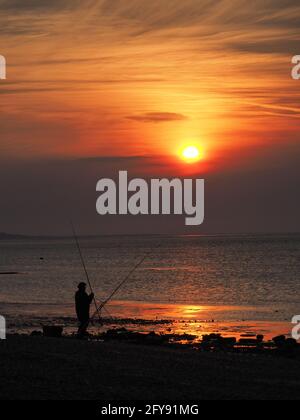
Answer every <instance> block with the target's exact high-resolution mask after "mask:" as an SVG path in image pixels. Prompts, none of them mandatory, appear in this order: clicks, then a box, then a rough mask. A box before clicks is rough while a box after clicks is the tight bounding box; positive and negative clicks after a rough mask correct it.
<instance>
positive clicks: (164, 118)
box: [127, 112, 188, 123]
mask: <svg viewBox="0 0 300 420" xmlns="http://www.w3.org/2000/svg"><path fill="white" fill-rule="evenodd" d="M127 119H129V120H132V121H137V122H144V123H163V122H172V121H185V120H187V119H188V117H186V116H185V115H182V114H176V113H173V112H149V113H146V114H142V115H133V116H129V117H127Z"/></svg>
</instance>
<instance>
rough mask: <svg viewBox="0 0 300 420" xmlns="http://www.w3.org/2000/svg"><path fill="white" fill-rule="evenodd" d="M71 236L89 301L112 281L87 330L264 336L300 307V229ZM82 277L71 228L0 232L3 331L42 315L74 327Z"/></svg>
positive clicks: (288, 326)
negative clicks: (30, 234)
mask: <svg viewBox="0 0 300 420" xmlns="http://www.w3.org/2000/svg"><path fill="white" fill-rule="evenodd" d="M79 244H80V250H81V252H82V255H83V260H84V263H85V265H86V268H87V272H88V275H89V279H90V282H91V285H92V288H93V291H94V293H95V296H96V299H97V303H98V304H99V305H100V304H101V302H105V301H106V300H107V299H108V297H110V296H111V295H112V294H113V292H114V291H115V290H116V289H117V291H116V293H115V294H113V296H112V298H111V299H110V300H109V301H108V303H107V304H106V305H105V306H104V308H103V310H102V312H101V315H102V318H103V319H102V321H103V325H102V326H101V325H100V324H99V323H98V320H97V318H98V317H97V316H96V317H95V320H94V321H93V322H92V323H91V325H90V330H91V331H92V332H101V331H103V330H105V329H106V330H107V329H116V328H126V329H130V330H134V331H139V332H145V333H146V332H149V331H154V332H156V333H165V332H166V331H167V332H169V333H174V334H192V335H195V336H196V337H197V338H199V339H201V337H202V335H205V334H208V333H220V334H222V335H224V336H235V337H237V336H241V335H243V336H245V335H248V336H251V335H255V334H263V335H265V337H266V338H267V339H271V338H272V337H273V336H274V335H278V334H286V335H290V334H291V330H292V328H293V324H292V318H293V317H294V316H295V315H299V314H300V234H290V235H288V234H285V235H219V236H159V235H157V236H156V235H153V236H139V235H136V236H103V237H81V238H79ZM135 267H137V268H136V269H135ZM81 281H85V282H86V276H85V272H84V269H83V265H82V262H81V259H80V255H79V251H78V248H77V246H76V242H75V241H74V239H73V238H58V239H57V238H34V239H33V238H28V239H17V240H2V241H0V315H2V316H4V317H5V318H6V324H7V331H8V333H11V334H15V333H31V332H32V331H39V330H41V328H42V326H44V325H61V326H63V327H64V330H65V332H66V333H67V334H73V333H74V332H76V328H77V320H76V315H75V309H74V294H75V292H76V289H77V285H78V283H79V282H81ZM123 282H124V283H123ZM122 283H123V284H122ZM120 285H121V287H120V288H119V289H118V287H119V286H120ZM94 310H95V307H94V306H93V305H92V308H91V314H92V313H93V312H94Z"/></svg>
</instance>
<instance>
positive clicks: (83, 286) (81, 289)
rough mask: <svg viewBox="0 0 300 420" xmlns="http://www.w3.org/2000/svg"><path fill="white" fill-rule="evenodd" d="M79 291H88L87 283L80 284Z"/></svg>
mask: <svg viewBox="0 0 300 420" xmlns="http://www.w3.org/2000/svg"><path fill="white" fill-rule="evenodd" d="M78 289H79V290H80V291H81V292H85V289H86V283H83V282H82V283H79V284H78Z"/></svg>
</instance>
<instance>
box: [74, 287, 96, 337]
mask: <svg viewBox="0 0 300 420" xmlns="http://www.w3.org/2000/svg"><path fill="white" fill-rule="evenodd" d="M93 299H94V294H93V293H91V294H90V295H88V294H87V292H86V284H85V283H79V285H78V291H77V292H76V294H75V304H76V314H77V318H78V321H79V328H78V336H79V337H84V336H85V335H87V329H88V326H89V322H90V305H91V303H92V301H93Z"/></svg>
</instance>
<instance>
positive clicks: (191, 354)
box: [0, 336, 300, 401]
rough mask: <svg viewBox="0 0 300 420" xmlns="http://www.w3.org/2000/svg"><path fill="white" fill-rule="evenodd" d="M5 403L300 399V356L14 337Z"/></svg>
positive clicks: (0, 385) (0, 388) (3, 354)
mask: <svg viewBox="0 0 300 420" xmlns="http://www.w3.org/2000/svg"><path fill="white" fill-rule="evenodd" d="M0 359H1V361H2V363H1V366H2V367H1V378H0V396H1V397H0V398H1V399H2V400H5V399H8V400H12V399H13V400H18V399H21V400H30V399H59V400H61V399H69V400H75V399H80V400H97V401H100V400H139V399H140V400H151V399H152V400H155V399H157V400H187V401H188V400H207V399H209V400H220V399H221V400H223V399H227V400H240V399H246V400H257V399H262V400H273V399H276V400H278V399H282V400H289V399H290V400H298V399H299V398H300V396H299V386H300V359H299V358H291V359H290V358H285V357H272V356H268V355H252V354H229V353H225V352H217V353H209V352H208V353H201V352H195V351H192V350H184V349H176V348H175V349H173V348H169V347H159V346H157V347H156V346H139V345H133V344H128V343H120V342H104V343H102V342H99V343H95V342H88V341H80V340H74V339H51V338H43V337H21V336H10V337H8V339H7V340H6V342H3V343H2V345H1V346H0Z"/></svg>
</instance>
